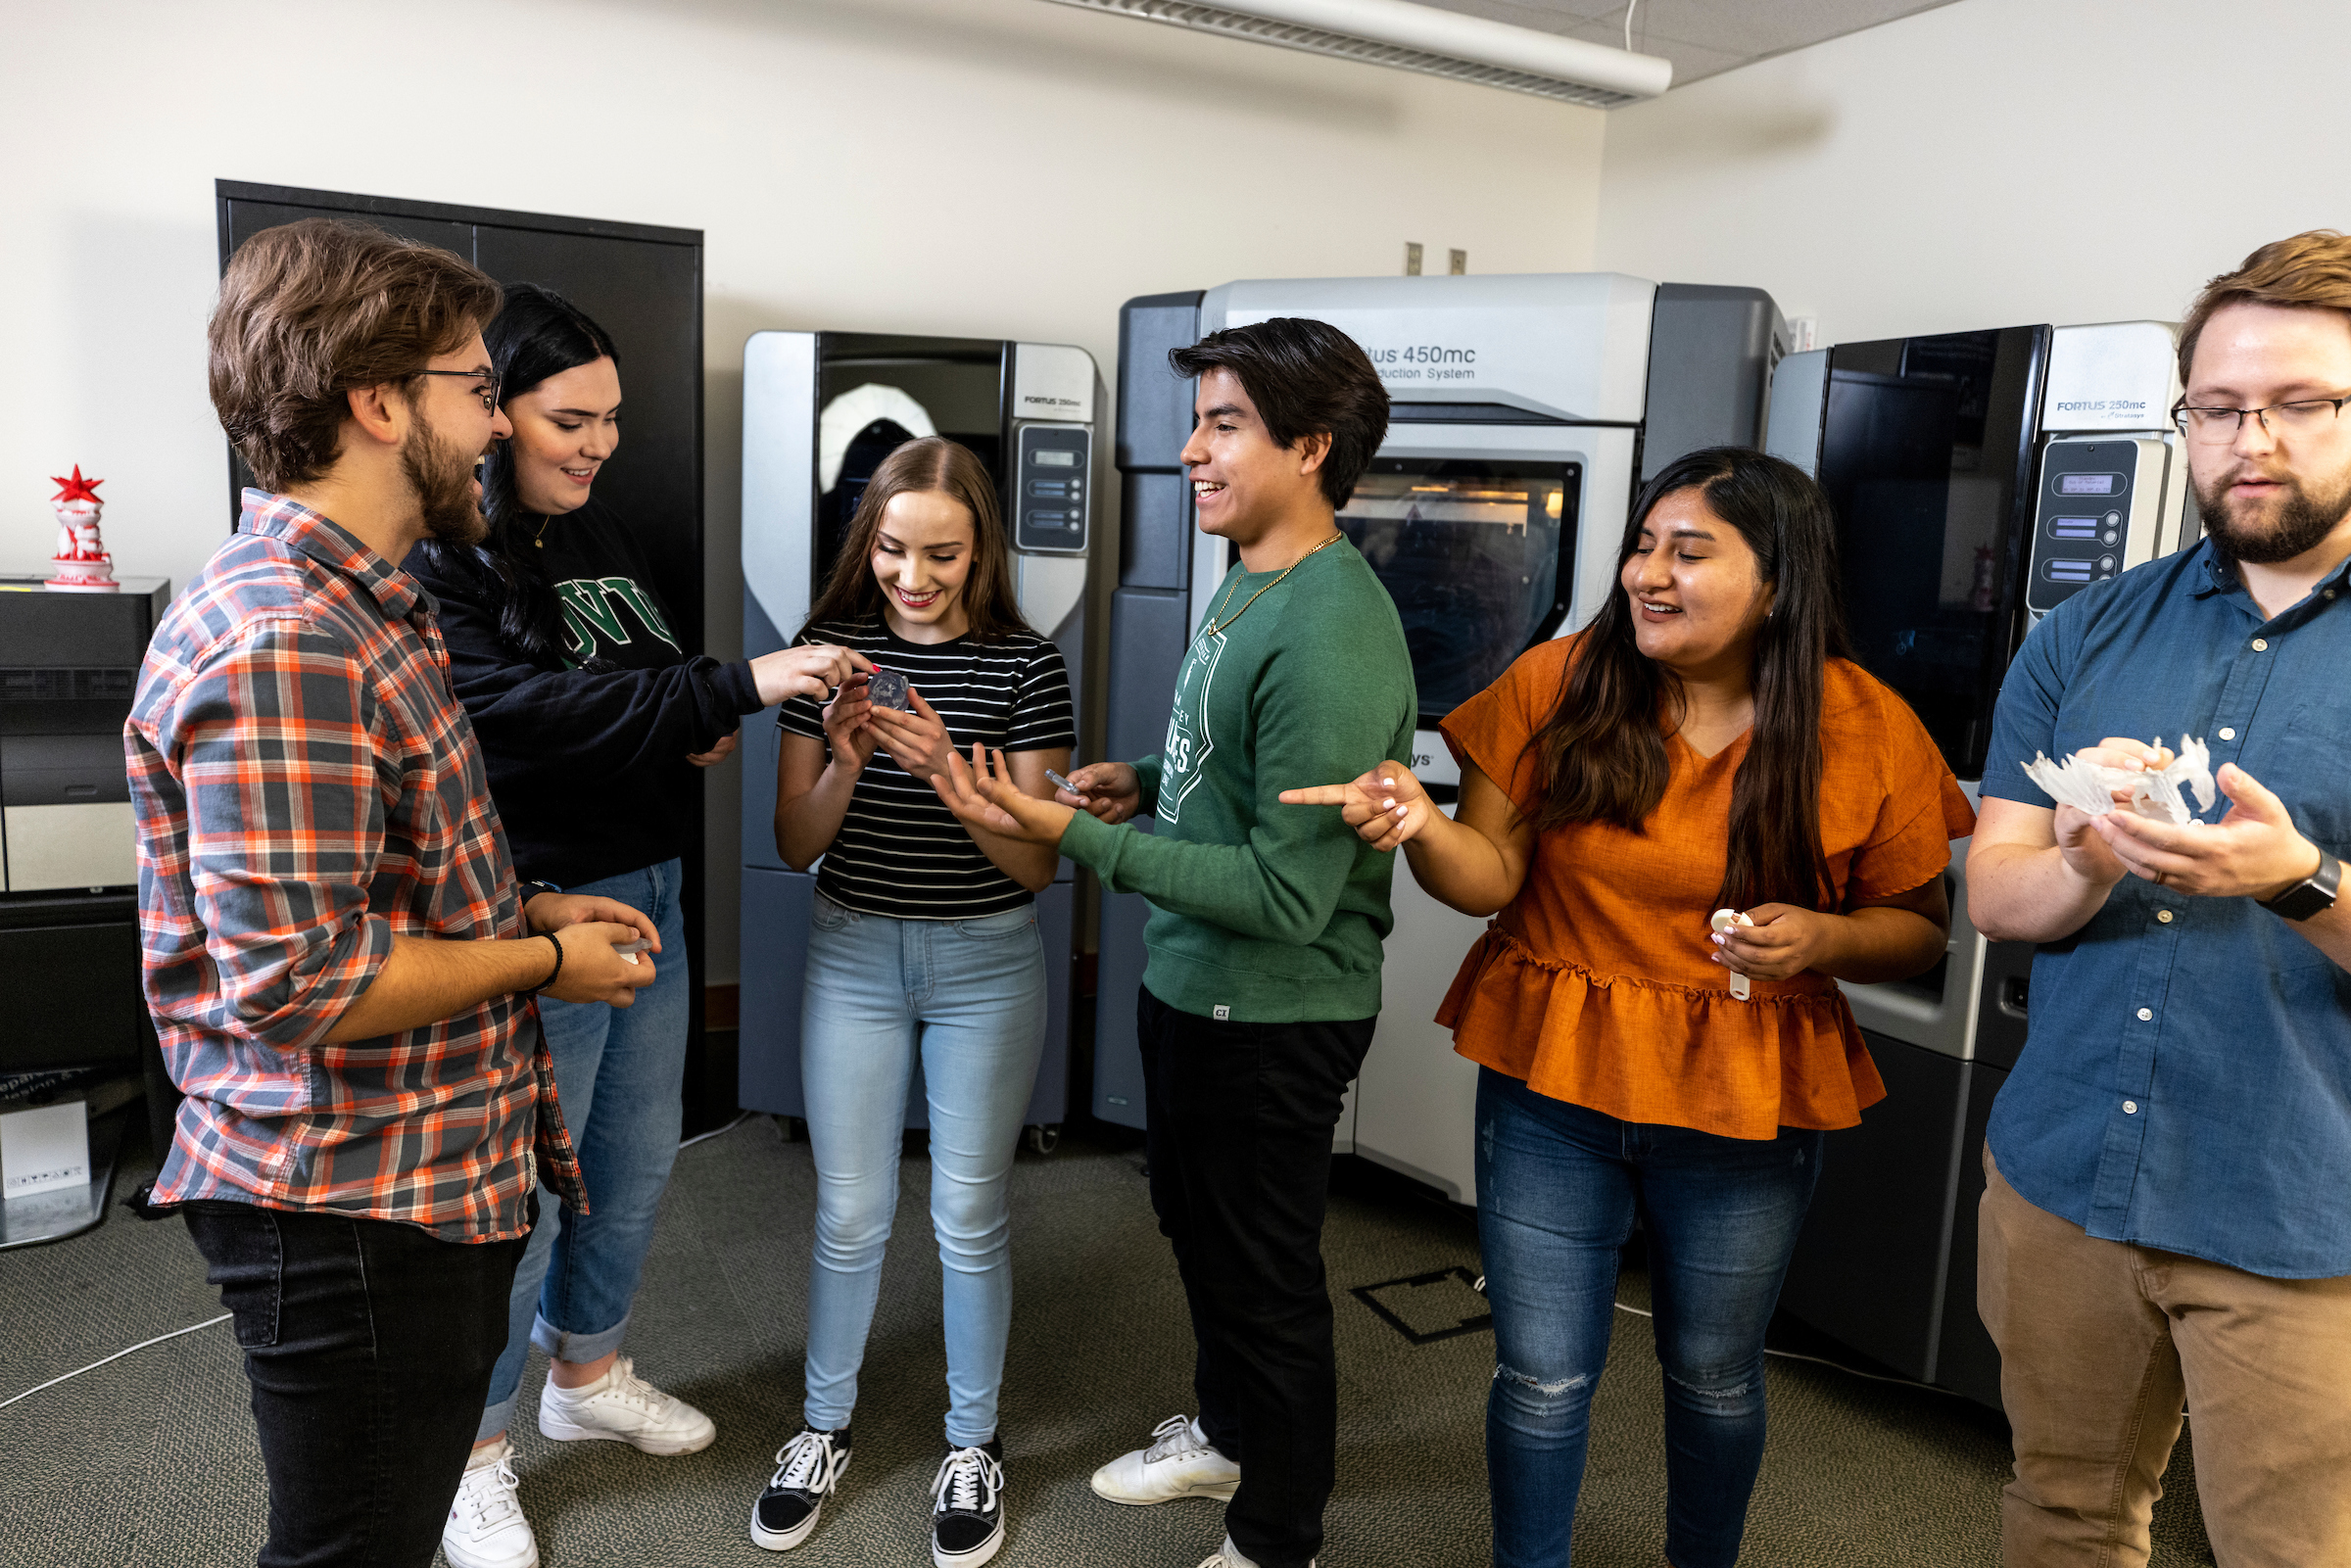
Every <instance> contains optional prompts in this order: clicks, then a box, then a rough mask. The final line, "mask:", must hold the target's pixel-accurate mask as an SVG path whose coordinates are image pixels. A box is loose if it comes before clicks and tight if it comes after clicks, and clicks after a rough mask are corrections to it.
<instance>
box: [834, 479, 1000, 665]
mask: <svg viewBox="0 0 2351 1568" xmlns="http://www.w3.org/2000/svg"><path fill="white" fill-rule="evenodd" d="M934 490H935V491H937V492H938V493H939V494H940V495H942V496H945V497H947V498H948V499H950V500H955V501H958V502H961V503H962V506H963V508H964V510H966V511H968V512H970V513H971V514H972V570H971V574H970V575H969V576H968V577H966V578H965V579H964V580H963V613H964V614H965V616H966V617H967V618H969V620H970V622H971V635H972V638H973V639H974V641H981V642H993V641H999V640H1001V639H1003V638H1005V637H1008V636H1010V635H1011V634H1012V633H1014V632H1028V633H1029V634H1030V635H1031V636H1034V635H1035V633H1034V630H1033V629H1032V627H1031V626H1030V625H1029V620H1028V617H1026V616H1024V615H1023V614H1021V601H1020V598H1019V596H1018V595H1017V594H1015V593H1014V592H1013V586H1012V547H1011V545H1010V544H1009V542H1007V540H1006V539H1005V537H1004V517H1003V513H1002V512H1000V511H999V510H997V507H996V486H995V481H994V480H992V479H990V478H988V475H987V468H986V466H985V465H984V464H983V463H982V462H981V461H980V459H979V458H978V457H977V456H975V455H974V454H973V452H972V450H971V449H970V448H969V447H966V446H963V445H962V444H960V443H958V442H953V441H949V440H948V439H947V438H946V437H944V436H923V437H920V438H918V439H916V440H913V441H909V442H907V443H906V444H905V445H903V446H901V447H899V448H898V449H897V450H896V451H892V452H891V453H890V454H889V455H888V456H887V457H885V458H883V459H882V462H881V465H880V466H879V467H877V468H876V469H875V470H874V477H873V480H872V482H871V483H869V484H868V485H867V486H866V487H865V495H864V496H863V497H862V498H861V499H859V500H858V502H857V515H856V516H854V517H852V518H850V519H849V531H848V534H847V536H846V537H845V538H843V539H842V540H841V542H840V554H839V555H837V556H835V557H834V558H833V575H832V576H831V577H830V578H828V579H826V581H825V591H824V592H823V593H822V594H818V595H817V598H816V603H815V604H814V605H812V606H811V607H810V608H809V611H808V619H807V621H806V623H805V624H803V625H802V626H801V628H800V631H801V632H802V633H803V634H805V633H806V632H807V631H808V629H809V628H810V627H813V626H815V625H816V624H817V623H818V622H820V621H857V620H863V619H864V618H865V617H866V616H869V615H872V616H877V617H878V616H880V615H881V613H882V585H881V583H880V582H879V581H877V580H876V579H875V577H874V537H875V536H876V535H877V534H879V533H881V532H882V514H883V512H884V511H886V510H888V507H889V503H890V501H891V499H894V498H896V497H899V496H905V495H910V494H919V493H921V492H924V491H934Z"/></svg>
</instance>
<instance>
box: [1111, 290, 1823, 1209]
mask: <svg viewBox="0 0 2351 1568" xmlns="http://www.w3.org/2000/svg"><path fill="white" fill-rule="evenodd" d="M1272 316H1306V317H1311V318H1314V319H1317V320H1321V321H1327V322H1329V323H1330V324H1331V325H1333V326H1335V327H1337V328H1339V329H1340V330H1341V331H1343V332H1345V333H1347V334H1348V335H1349V336H1350V337H1352V338H1354V339H1355V340H1356V342H1358V343H1359V344H1361V345H1362V346H1363V348H1364V351H1365V352H1366V353H1367V355H1369V356H1370V358H1371V362H1372V363H1373V364H1374V365H1375V366H1377V367H1378V370H1379V374H1380V378H1381V380H1382V381H1383V382H1384V383H1385V384H1386V386H1387V389H1388V393H1389V395H1390V397H1391V398H1392V399H1393V400H1394V406H1393V409H1392V411H1391V414H1390V421H1391V422H1390V424H1389V427H1388V435H1387V440H1386V441H1385V443H1384V444H1383V445H1382V446H1381V447H1380V450H1379V452H1378V455H1377V456H1376V458H1375V459H1374V460H1373V461H1372V463H1371V466H1370V468H1369V470H1368V471H1367V473H1366V474H1365V475H1364V477H1363V480H1362V482H1361V483H1360V484H1359V485H1358V486H1357V487H1356V492H1355V498H1354V499H1353V500H1352V501H1350V502H1349V503H1348V505H1347V507H1346V509H1345V510H1344V511H1342V512H1341V513H1340V514H1339V519H1338V522H1339V527H1340V528H1341V529H1342V530H1343V531H1344V532H1345V533H1346V535H1347V537H1348V539H1349V540H1350V541H1351V542H1352V543H1353V544H1354V545H1355V546H1356V547H1357V548H1358V549H1360V550H1362V551H1363V553H1364V555H1365V557H1366V559H1367V560H1368V561H1369V562H1370V563H1371V566H1372V568H1373V569H1374V570H1375V571H1377V572H1378V573H1379V576H1380V580H1381V581H1382V582H1383V583H1385V584H1386V585H1387V588H1388V592H1389V593H1390V594H1393V595H1394V596H1395V599H1396V605H1397V609H1398V611H1399V612H1400V613H1401V615H1402V618H1403V621H1404V628H1405V638H1406V641H1407V642H1408V644H1409V645H1410V647H1411V650H1412V656H1413V670H1414V677H1415V681H1416V682H1417V684H1418V688H1419V702H1420V719H1419V729H1418V732H1417V734H1416V736H1415V741H1414V747H1413V750H1414V756H1413V767H1414V769H1415V772H1416V773H1418V774H1419V776H1420V777H1421V779H1422V780H1424V781H1425V782H1426V783H1427V784H1428V785H1429V786H1430V790H1431V792H1432V793H1434V794H1436V795H1437V796H1438V797H1439V798H1440V799H1442V800H1445V801H1447V802H1448V803H1450V802H1451V800H1452V798H1453V796H1454V793H1455V791H1456V789H1457V787H1458V785H1459V784H1460V772H1459V770H1458V769H1457V768H1456V767H1455V766H1454V763H1453V759H1452V756H1451V754H1450V753H1449V752H1448V751H1447V750H1446V747H1445V743H1444V740H1443V738H1442V737H1441V736H1439V735H1438V734H1437V733H1436V726H1437V724H1438V723H1439V722H1440V721H1441V720H1442V719H1443V718H1444V717H1445V715H1446V714H1447V713H1449V712H1451V711H1452V710H1453V709H1454V708H1455V707H1456V706H1458V705H1459V704H1460V703H1461V702H1463V700H1464V699H1466V698H1467V697H1469V696H1471V695H1473V694H1475V693H1476V692H1477V691H1479V690H1481V689H1484V688H1485V687H1486V686H1488V685H1490V684H1491V683H1492V682H1493V681H1494V679H1495V678H1496V677H1497V676H1499V675H1501V674H1502V672H1503V671H1504V670H1505V669H1507V668H1508V667H1509V666H1510V664H1511V660H1513V659H1515V658H1516V657H1517V656H1518V655H1519V654H1520V653H1522V652H1524V651H1525V650H1526V649H1527V648H1528V647H1530V646H1532V645H1533V644H1534V643H1536V642H1538V641H1542V640H1543V639H1545V638H1551V637H1558V636H1560V635H1563V634H1564V633H1567V632H1570V631H1573V630H1575V629H1576V628H1578V627H1580V626H1582V625H1583V624H1584V623H1585V622H1587V621H1589V620H1590V619H1591V618H1592V616H1593V615H1594V614H1596V613H1597V612H1598V610H1599V608H1600V605H1601V603H1602V602H1603V600H1604V599H1605V598H1606V596H1607V594H1610V593H1612V592H1614V591H1615V573H1616V556H1617V550H1618V548H1619V546H1621V544H1622V542H1623V535H1624V527H1625V523H1626V520H1627V518H1628V516H1629V514H1630V509H1631V504H1632V499H1633V496H1634V494H1635V492H1636V490H1637V488H1638V486H1639V483H1640V481H1641V480H1642V479H1643V478H1645V477H1646V476H1648V475H1650V474H1654V473H1655V472H1656V471H1657V470H1658V469H1660V468H1661V467H1663V466H1664V465H1665V464H1666V463H1668V462H1671V461H1672V460H1673V459H1674V458H1676V457H1678V456H1681V455H1682V454H1684V453H1686V452H1689V451H1695V450H1696V449H1698V448H1701V447H1710V446H1718V445H1740V446H1754V445H1756V444H1757V443H1758V442H1759V441H1760V439H1761V437H1762V422H1763V410H1764V406H1765V396H1766V389H1767V387H1768V383H1769V377H1770V372H1771V366H1772V364H1773V363H1774V361H1776V360H1777V359H1778V358H1779V356H1781V354H1782V353H1783V352H1784V350H1785V346H1786V343H1785V338H1786V334H1785V327H1784V324H1783V323H1782V322H1781V320H1780V315H1779V311H1778V310H1777V309H1776V308H1775V307H1774V306H1773V304H1772V301H1771V299H1770V297H1769V296H1768V295H1766V294H1764V293H1762V292H1761V291H1760V290H1756V289H1744V288H1714V287H1703V286H1694V285H1684V284H1661V285H1660V284H1655V283H1650V282H1647V281H1644V280H1643V279H1640V278H1633V277H1625V276H1623V275H1621V274H1617V273H1607V272H1598V273H1565V274H1532V275H1526V276H1516V277H1511V276H1497V277H1402V278H1305V279H1289V280H1277V281H1258V282H1241V283H1227V284H1225V285H1224V286H1223V287H1222V288H1218V289H1212V290H1208V291H1206V292H1205V293H1186V294H1163V295H1156V296H1151V297H1147V298H1143V299H1137V300H1132V301H1129V302H1128V305H1127V307H1126V309H1125V310H1124V311H1123V312H1122V314H1121V318H1120V326H1119V386H1120V396H1119V424H1118V466H1119V471H1120V474H1121V476H1122V481H1121V482H1122V485H1123V491H1122V500H1123V502H1124V523H1123V533H1122V544H1123V549H1122V552H1121V557H1120V575H1119V588H1118V591H1117V593H1116V594H1115V595H1114V597H1113V600H1112V611H1111V628H1110V636H1111V646H1110V675H1109V680H1110V704H1109V734H1108V737H1107V738H1108V747H1107V750H1106V752H1105V753H1104V754H1105V755H1107V756H1109V757H1112V758H1118V759H1128V758H1133V757H1138V756H1146V755H1149V754H1150V753H1152V752H1155V751H1157V750H1159V749H1160V745H1161V741H1162V738H1163V736H1164V735H1165V733H1166V730H1167V725H1168V714H1169V708H1170V699H1171V697H1172V695H1173V693H1174V691H1175V686H1176V666H1177V664H1178V663H1179V662H1180V661H1181V659H1182V657H1183V652H1184V648H1185V646H1186V644H1187V643H1188V641H1190V638H1191V636H1192V633H1193V631H1194V629H1195V628H1196V627H1197V626H1198V624H1199V622H1200V620H1201V618H1202V617H1203V616H1204V615H1205V614H1206V613H1207V612H1208V608H1209V604H1210V599H1211V595H1212V594H1213V593H1214V591H1215V588H1216V586H1217V584H1218V583H1219V581H1220V580H1222V578H1223V575H1224V572H1225V569H1226V567H1227V566H1228V564H1229V562H1230V557H1229V555H1228V554H1227V553H1226V551H1227V547H1228V546H1226V544H1225V542H1224V541H1223V540H1222V539H1218V538H1215V537H1213V536H1210V535H1207V534H1202V533H1199V532H1198V531H1197V530H1196V529H1195V528H1194V527H1193V517H1192V502H1191V487H1190V485H1189V484H1188V483H1187V481H1186V479H1185V475H1184V470H1183V468H1182V465H1181V464H1180V463H1179V462H1178V461H1177V453H1178V452H1179V451H1181V450H1182V448H1183V445H1184V442H1185V440H1186V438H1187V436H1188V435H1189V433H1190V430H1191V424H1192V418H1191V410H1192V393H1193V384H1192V383H1191V382H1189V381H1184V380H1180V379H1178V378H1177V377H1176V375H1175V373H1174V372H1173V371H1172V370H1171V369H1170V368H1169V365H1168V351H1169V350H1170V349H1173V348H1178V347H1181V346H1183V345H1186V344H1190V343H1193V342H1195V341H1197V340H1198V339H1199V338H1200V337H1201V336H1202V335H1204V334H1206V333H1209V332H1214V331H1216V330H1218V329H1220V328H1223V327H1229V326H1239V325H1243V324H1245V323H1248V322H1253V321H1262V320H1265V319H1267V318H1269V317H1272ZM1336 782H1338V781H1333V780H1306V779H1302V780H1299V781H1297V783H1299V784H1322V783H1336ZM1394 903H1395V913H1396V927H1395V930H1394V931H1393V932H1392V933H1391V934H1390V936H1389V938H1388V942H1387V958H1386V969H1385V974H1384V978H1383V981H1382V989H1383V992H1384V996H1385V1000H1384V1003H1383V1005H1382V1008H1381V1012H1380V1021H1379V1030H1378V1033H1377V1034H1376V1035H1375V1036H1374V1037H1373V1039H1372V1042H1371V1048H1370V1052H1369V1055H1368V1056H1367V1059H1366V1061H1365V1063H1364V1069H1363V1075H1362V1077H1361V1079H1360V1080H1359V1081H1358V1083H1357V1086H1356V1089H1355V1091H1354V1094H1353V1096H1352V1098H1351V1102H1350V1105H1349V1109H1348V1112H1347V1114H1346V1115H1345V1116H1344V1117H1342V1119H1341V1122H1340V1127H1339V1143H1338V1146H1339V1147H1340V1148H1341V1149H1342V1150H1344V1149H1349V1148H1352V1149H1353V1150H1354V1151H1355V1152H1356V1153H1359V1154H1362V1155H1366V1156H1367V1157H1369V1158H1370V1159H1372V1160H1375V1161H1377V1162H1379V1163H1380V1164H1384V1165H1388V1166H1390V1167H1392V1168H1394V1169H1397V1170H1400V1171H1403V1172H1405V1173H1406V1174H1408V1175H1411V1176H1414V1177H1415V1178H1417V1179H1419V1180H1422V1181H1426V1182H1429V1183H1432V1184H1433V1185H1435V1186H1437V1187H1439V1188H1441V1189H1443V1190H1444V1191H1446V1192H1448V1193H1450V1194H1451V1195H1452V1196H1453V1197H1454V1198H1456V1199H1458V1200H1462V1201H1467V1200H1468V1199H1470V1198H1471V1196H1472V1195H1473V1189H1474V1176H1473V1174H1472V1169H1471V1152H1470V1138H1471V1131H1470V1127H1471V1121H1470V1118H1471V1111H1472V1105H1473V1102H1474V1099H1475V1093H1476V1085H1477V1070H1476V1069H1475V1068H1474V1067H1473V1066H1472V1065H1471V1064H1469V1063H1468V1062H1466V1061H1464V1060H1463V1059H1462V1058H1460V1057H1457V1056H1455V1055H1454V1054H1453V1045H1452V1041H1451V1039H1450V1038H1449V1037H1448V1035H1447V1034H1446V1032H1445V1031H1444V1030H1443V1029H1441V1028H1439V1027H1438V1026H1437V1025H1436V1023H1435V1022H1433V1019H1434V1016H1435V1014H1436V1011H1437V1005H1438V1003H1439V1002H1440V1001H1441V1000H1442V999H1443V997H1444V994H1445V990H1446V987H1447V986H1448V985H1449V984H1450V983H1451V982H1452V979H1453V974H1454V971H1455V969H1456V967H1457V966H1458V965H1459V964H1460V962H1461V959H1462V956H1463V954H1465V953H1466V952H1467V951H1468V950H1469V946H1470V943H1471V942H1473V941H1474V940H1475V939H1476V937H1477V934H1478V931H1479V929H1480V923H1479V922H1477V921H1474V920H1471V919H1469V918H1467V917H1466V916H1463V915H1459V914H1456V913H1455V912H1454V911H1452V910H1450V909H1447V908H1446V907H1445V906H1443V905H1442V904H1439V903H1438V902H1437V901H1436V900H1434V899H1433V898H1430V897H1429V896H1428V895H1427V894H1426V893H1423V892H1421V891H1420V889H1419V887H1418V886H1417V885H1416V884H1415V882H1414V881H1413V879H1412V874H1411V873H1410V872H1409V871H1407V870H1405V869H1403V868H1402V867H1399V868H1398V870H1397V873H1396V880H1395V892H1394ZM1147 917H1148V910H1147V909H1146V908H1145V906H1144V903H1143V900H1142V899H1140V898H1138V897H1133V896H1110V895H1106V896H1105V897H1104V898H1103V901H1102V933H1101V989H1100V996H1101V1007H1100V1009H1099V1012H1098V1022H1097V1033H1096V1045H1095V1062H1094V1104H1093V1110H1094V1114H1095V1115H1096V1116H1098V1117H1103V1118H1105V1119H1107V1120H1111V1121H1119V1122H1124V1123H1126V1124H1128V1125H1129V1126H1139V1125H1141V1123H1142V1119H1143V1094H1142V1078H1141V1060H1140V1057H1139V1054H1138V1052H1137V1049H1136V1044H1135V1038H1134V1006H1133V996H1134V989H1135V986H1136V985H1137V984H1138V983H1139V982H1140V981H1141V978H1142V973H1143V965H1144V957H1145V955H1144V951H1143V939H1142V933H1143V924H1144V921H1145V920H1146V918H1147Z"/></svg>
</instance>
